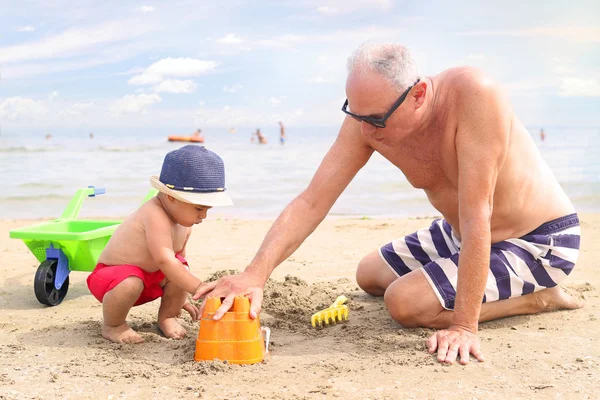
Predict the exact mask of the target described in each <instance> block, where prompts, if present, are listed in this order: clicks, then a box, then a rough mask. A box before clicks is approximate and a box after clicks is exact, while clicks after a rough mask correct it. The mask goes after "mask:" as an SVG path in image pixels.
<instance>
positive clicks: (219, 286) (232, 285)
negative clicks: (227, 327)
mask: <svg viewBox="0 0 600 400" xmlns="http://www.w3.org/2000/svg"><path fill="white" fill-rule="evenodd" d="M263 287H264V281H263V280H262V279H261V278H259V277H258V276H257V275H256V274H253V273H252V272H247V271H244V272H242V273H241V274H238V275H228V276H224V277H222V278H220V279H218V280H216V281H214V282H203V283H201V284H200V285H199V286H198V287H197V288H196V292H195V293H194V295H193V296H192V298H193V299H194V300H198V299H199V298H200V297H220V298H222V299H223V298H224V300H223V302H222V303H221V307H219V308H218V309H217V311H216V312H215V315H214V317H213V319H214V320H219V319H221V317H223V315H224V314H225V313H226V312H227V311H229V309H230V308H231V306H232V305H233V299H234V298H235V297H236V296H246V297H248V299H249V300H250V318H256V316H257V315H258V313H259V312H260V308H261V306H262V300H263ZM204 304H205V302H202V306H201V307H200V315H202V312H203V311H204Z"/></svg>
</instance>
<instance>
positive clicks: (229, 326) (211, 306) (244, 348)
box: [194, 297, 270, 364]
mask: <svg viewBox="0 0 600 400" xmlns="http://www.w3.org/2000/svg"><path fill="white" fill-rule="evenodd" d="M204 301H205V302H206V305H205V306H204V311H203V312H202V317H201V319H200V330H199V331H198V339H197V340H196V352H195V354H194V360H196V361H207V360H214V359H218V360H223V361H228V362H230V363H232V364H255V363H258V362H261V361H262V360H263V359H264V358H265V354H266V353H268V351H269V335H270V331H269V328H262V329H261V327H260V321H259V319H258V317H256V319H252V318H250V301H249V300H248V298H246V297H236V298H235V300H234V301H233V307H232V309H231V310H230V311H228V312H226V313H225V315H224V316H223V318H221V319H220V320H219V321H215V320H213V316H214V315H215V312H216V311H217V309H218V308H219V307H220V306H221V299H220V298H217V297H208V298H207V299H205V300H204ZM263 334H264V337H263Z"/></svg>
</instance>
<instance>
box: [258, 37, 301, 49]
mask: <svg viewBox="0 0 600 400" xmlns="http://www.w3.org/2000/svg"><path fill="white" fill-rule="evenodd" d="M307 39H308V37H307V36H302V35H292V34H287V35H282V36H278V37H275V38H272V39H260V40H257V41H256V44H258V45H260V46H265V47H278V48H288V47H292V46H293V45H295V44H298V43H302V42H306V41H307Z"/></svg>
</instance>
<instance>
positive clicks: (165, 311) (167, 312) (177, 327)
mask: <svg viewBox="0 0 600 400" xmlns="http://www.w3.org/2000/svg"><path fill="white" fill-rule="evenodd" d="M187 295H188V294H187V292H186V291H185V290H183V289H182V288H180V287H178V286H176V285H175V284H173V283H171V282H167V283H166V284H165V286H164V287H163V295H162V299H161V302H160V309H159V310H158V327H159V328H160V330H161V331H162V333H163V334H164V335H165V336H166V337H168V338H171V339H183V338H184V337H185V335H186V333H187V331H186V330H185V328H184V327H183V326H181V324H180V323H179V321H177V317H178V316H179V314H180V313H181V308H182V307H183V305H184V304H185V302H186V301H187Z"/></svg>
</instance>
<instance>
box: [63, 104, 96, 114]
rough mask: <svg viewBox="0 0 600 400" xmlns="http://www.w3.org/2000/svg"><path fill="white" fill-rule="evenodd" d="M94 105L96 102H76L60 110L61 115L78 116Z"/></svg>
mask: <svg viewBox="0 0 600 400" xmlns="http://www.w3.org/2000/svg"><path fill="white" fill-rule="evenodd" d="M93 107H94V103H91V102H88V103H75V104H72V105H71V106H69V107H67V108H65V109H63V110H61V111H60V112H59V114H60V115H68V116H78V115H82V114H84V113H85V112H87V111H89V110H91V109H92V108H93Z"/></svg>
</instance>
